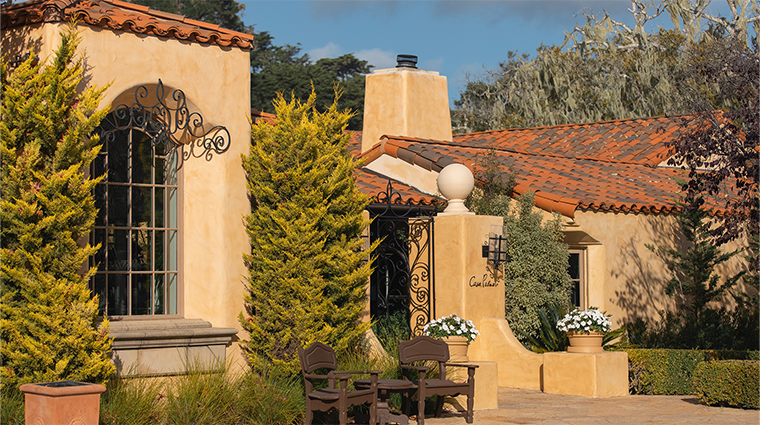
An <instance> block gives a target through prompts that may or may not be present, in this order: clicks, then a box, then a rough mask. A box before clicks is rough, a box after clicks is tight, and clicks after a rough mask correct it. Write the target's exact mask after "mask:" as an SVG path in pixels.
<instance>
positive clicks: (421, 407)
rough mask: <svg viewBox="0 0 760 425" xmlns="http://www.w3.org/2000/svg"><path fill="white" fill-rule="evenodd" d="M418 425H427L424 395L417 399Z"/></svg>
mask: <svg viewBox="0 0 760 425" xmlns="http://www.w3.org/2000/svg"><path fill="white" fill-rule="evenodd" d="M417 425H425V397H423V396H422V395H419V397H418V399H417Z"/></svg>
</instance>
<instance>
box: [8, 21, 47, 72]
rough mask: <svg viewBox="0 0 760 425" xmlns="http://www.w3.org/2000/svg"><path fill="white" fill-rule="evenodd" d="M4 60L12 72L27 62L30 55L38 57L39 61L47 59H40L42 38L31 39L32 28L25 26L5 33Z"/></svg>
mask: <svg viewBox="0 0 760 425" xmlns="http://www.w3.org/2000/svg"><path fill="white" fill-rule="evenodd" d="M3 33H4V34H3V40H2V60H3V61H4V62H5V64H6V66H8V69H7V70H8V71H12V70H13V69H14V68H16V67H17V66H19V65H20V64H21V62H23V61H25V60H26V59H27V58H28V57H29V55H32V56H37V57H38V58H39V60H45V59H47V58H43V57H39V56H40V49H41V48H42V38H40V37H37V38H32V37H31V33H32V31H31V27H29V26H23V27H18V28H13V29H11V30H4V31H3Z"/></svg>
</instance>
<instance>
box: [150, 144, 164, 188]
mask: <svg viewBox="0 0 760 425" xmlns="http://www.w3.org/2000/svg"><path fill="white" fill-rule="evenodd" d="M159 146H163V145H162V144H161V143H159V144H157V145H156V147H155V149H156V155H158V149H159ZM155 164H156V166H155V167H154V168H153V170H154V172H155V174H156V176H155V178H156V180H155V182H156V184H164V173H165V172H166V170H165V169H164V167H165V162H164V159H163V158H156V160H155Z"/></svg>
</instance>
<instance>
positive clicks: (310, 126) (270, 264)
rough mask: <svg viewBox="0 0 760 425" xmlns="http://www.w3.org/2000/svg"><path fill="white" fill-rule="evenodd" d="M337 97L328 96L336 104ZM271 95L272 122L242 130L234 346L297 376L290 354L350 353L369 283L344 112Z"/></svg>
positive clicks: (363, 201) (361, 326)
mask: <svg viewBox="0 0 760 425" xmlns="http://www.w3.org/2000/svg"><path fill="white" fill-rule="evenodd" d="M339 96H340V95H339V93H336V94H335V97H336V98H338V97H339ZM316 98H317V95H316V94H314V93H312V94H311V96H309V97H308V99H307V101H306V102H305V103H301V102H300V101H299V100H297V99H294V100H291V101H289V102H288V101H286V100H285V98H284V97H282V96H280V97H279V98H278V99H277V100H276V101H275V114H276V115H277V118H276V120H275V124H274V125H270V124H266V123H264V122H260V123H258V124H256V125H254V126H253V127H252V141H251V150H250V155H249V156H243V166H244V168H245V170H246V173H247V176H248V185H247V186H248V190H249V193H250V199H251V208H252V211H251V214H250V215H249V216H247V217H246V230H247V232H248V235H249V238H250V241H251V253H250V254H246V255H244V259H245V263H246V265H247V267H248V270H249V277H248V282H247V287H248V293H247V294H246V296H245V303H246V313H247V314H246V315H244V314H243V313H240V316H239V319H240V323H241V325H242V326H243V328H244V329H245V330H246V331H248V332H249V334H250V340H248V341H243V342H242V343H241V345H242V347H243V350H244V351H245V352H246V354H247V355H248V362H249V364H250V365H251V366H252V367H254V368H263V367H266V366H267V365H272V364H273V365H276V366H280V367H284V368H285V369H287V370H289V371H290V372H293V373H295V372H297V371H298V360H297V356H296V350H297V348H298V347H305V346H307V345H309V344H310V343H312V342H314V341H322V342H324V343H327V344H329V345H330V346H332V347H333V348H334V349H335V350H336V351H337V352H338V353H345V352H346V351H350V350H352V349H354V348H356V346H357V343H358V342H359V340H360V338H361V336H362V334H363V333H364V332H365V331H366V330H367V329H369V323H360V321H359V318H360V315H361V313H362V311H363V309H364V303H365V301H366V300H365V298H366V293H365V286H366V283H367V279H368V278H369V276H370V272H371V270H370V263H369V262H368V261H366V259H367V255H368V252H366V251H362V249H361V248H362V243H363V240H362V239H361V234H362V231H363V230H364V229H365V228H366V226H367V225H368V223H367V221H366V220H365V219H364V217H363V211H364V207H365V206H366V205H367V203H368V202H369V199H368V198H367V197H366V196H365V195H363V194H362V193H361V192H359V191H358V190H357V189H356V187H355V185H354V180H353V172H354V169H355V168H356V166H357V163H356V162H355V161H354V160H353V158H352V157H351V156H350V155H349V153H348V149H347V146H348V140H349V138H350V136H349V134H348V133H346V132H345V129H346V125H347V123H348V120H349V118H350V115H351V114H350V113H349V112H348V111H346V112H340V111H339V110H338V107H337V102H334V103H333V104H332V105H331V106H330V107H329V108H328V109H327V111H325V112H319V111H318V110H317V109H316V106H315V102H316Z"/></svg>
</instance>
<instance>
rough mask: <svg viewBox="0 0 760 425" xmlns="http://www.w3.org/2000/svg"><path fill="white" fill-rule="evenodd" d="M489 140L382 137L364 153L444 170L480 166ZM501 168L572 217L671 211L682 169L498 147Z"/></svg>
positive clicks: (520, 187)
mask: <svg viewBox="0 0 760 425" xmlns="http://www.w3.org/2000/svg"><path fill="white" fill-rule="evenodd" d="M489 149H490V146H489V145H478V144H477V143H475V144H474V146H468V145H466V144H465V143H462V142H461V141H459V142H457V141H454V142H446V141H436V140H424V139H415V138H404V137H387V136H386V137H384V138H383V140H382V141H381V143H379V144H377V145H375V147H374V148H373V149H372V150H370V151H368V152H365V153H364V154H363V155H362V157H363V158H373V157H377V156H379V155H382V154H386V155H390V156H393V157H396V158H399V159H403V160H405V161H407V162H409V163H411V164H415V165H418V166H422V167H424V168H426V169H429V170H433V171H440V170H441V169H443V167H445V166H446V165H448V164H451V163H454V162H458V163H462V164H464V165H466V166H467V167H469V168H470V169H471V170H473V171H476V170H477V166H478V163H479V162H480V160H481V158H483V157H484V156H485V155H486V154H487V152H488V150H489ZM495 154H496V156H497V159H498V162H499V164H500V167H501V169H502V170H503V171H505V172H510V171H511V172H512V173H514V174H515V178H516V181H517V186H516V187H515V189H514V191H515V193H517V194H523V193H525V192H527V191H534V192H536V205H537V206H538V207H540V208H542V209H544V210H546V211H556V212H559V213H561V214H563V215H565V216H567V217H571V218H572V217H573V216H574V214H575V210H576V209H580V210H592V211H614V212H645V213H670V212H674V211H675V208H676V207H675V203H674V202H673V200H674V199H675V198H676V197H677V192H678V190H679V186H678V184H677V183H676V181H675V179H676V178H677V177H683V176H685V174H684V171H681V170H678V169H673V168H657V167H651V166H648V165H642V164H637V163H623V162H615V161H602V160H597V159H590V158H572V157H565V156H555V155H542V154H535V153H522V152H514V151H513V150H512V149H507V150H502V149H499V148H496V149H495Z"/></svg>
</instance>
